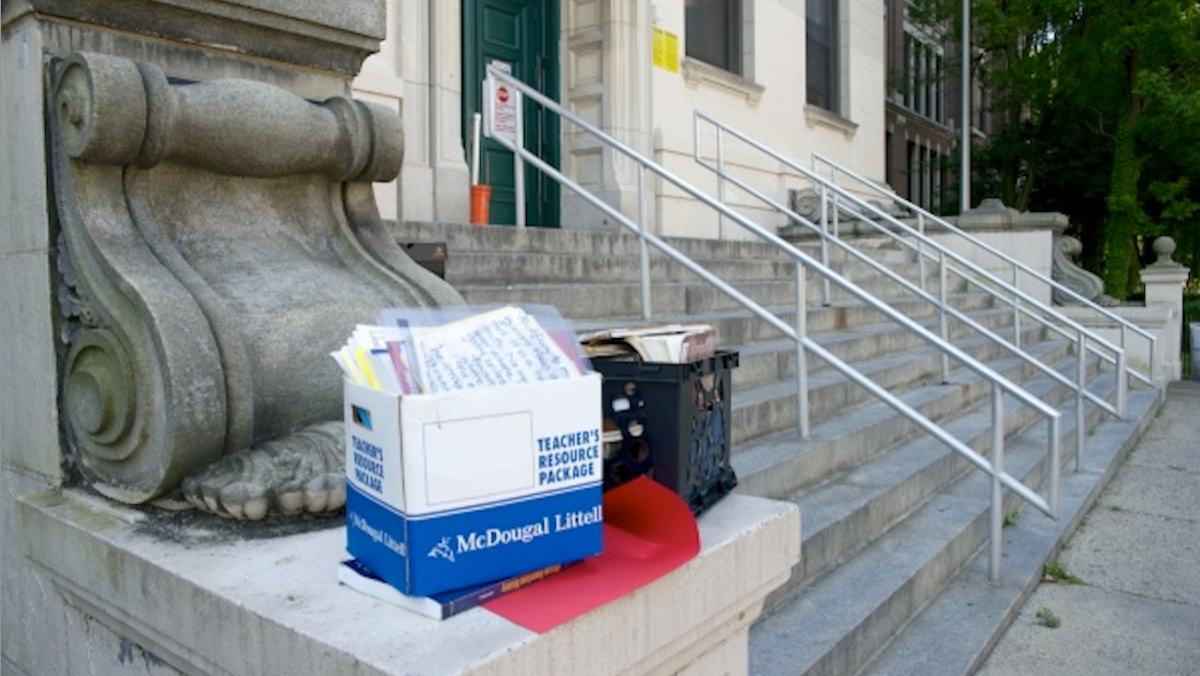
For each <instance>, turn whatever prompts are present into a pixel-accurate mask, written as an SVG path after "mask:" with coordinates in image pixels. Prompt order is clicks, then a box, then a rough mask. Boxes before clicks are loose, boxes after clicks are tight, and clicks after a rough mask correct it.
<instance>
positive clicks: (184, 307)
mask: <svg viewBox="0 0 1200 676" xmlns="http://www.w3.org/2000/svg"><path fill="white" fill-rule="evenodd" d="M52 76H53V81H54V82H55V83H56V88H55V105H54V106H53V107H52V109H51V110H52V111H53V113H52V120H51V125H50V127H51V132H52V146H51V147H52V167H53V177H54V185H55V199H56V203H57V207H58V212H59V216H60V220H61V221H62V224H63V247H62V255H61V258H60V261H59V268H60V270H61V271H62V284H61V286H60V293H59V295H60V298H62V303H61V304H62V310H63V314H64V335H65V336H66V341H67V343H68V349H67V354H66V359H65V363H64V365H63V369H62V373H63V386H62V387H63V397H62V399H63V407H62V411H63V417H64V419H65V423H66V426H67V429H68V440H69V442H70V445H71V447H72V450H73V452H74V455H75V457H76V460H77V462H78V465H79V467H80V469H81V471H82V472H83V474H84V475H85V476H86V477H87V478H88V479H89V480H90V481H91V482H92V483H93V485H95V486H96V488H97V489H98V490H100V491H101V492H102V493H104V494H105V495H108V496H110V497H113V498H116V499H119V500H122V501H126V502H142V501H146V500H149V499H152V498H154V497H157V496H159V495H161V494H163V493H166V492H168V491H170V490H172V489H174V488H175V487H176V486H177V485H178V484H179V482H180V480H181V479H182V478H183V477H184V476H186V475H189V474H193V473H196V472H199V471H201V470H203V469H204V468H206V467H207V466H209V465H210V464H211V463H213V462H215V461H216V460H218V459H219V458H221V457H222V456H225V455H228V454H231V453H236V452H240V451H244V450H246V449H248V448H249V447H251V446H254V445H259V444H262V443H264V442H266V441H267V440H270V439H274V438H277V437H280V436H284V435H288V434H291V433H293V432H294V431H296V430H298V429H300V428H303V427H305V426H308V425H312V424H315V423H320V422H323V421H330V420H339V419H340V418H341V404H342V391H341V377H340V373H339V372H338V371H337V369H336V367H335V366H334V364H333V363H332V360H331V359H330V358H329V356H328V354H329V352H331V351H332V350H334V349H336V348H337V347H338V346H339V345H341V344H342V342H343V341H344V340H345V337H346V336H347V335H348V334H349V333H350V331H352V330H353V328H354V326H355V324H359V323H369V322H371V321H372V320H373V319H374V317H375V314H376V313H377V312H378V310H380V309H382V308H385V307H391V306H404V305H421V306H430V305H442V304H453V303H459V302H461V297H460V296H459V295H458V294H457V292H455V291H454V290H453V289H452V288H451V287H449V286H448V285H447V284H446V283H445V282H443V281H442V280H440V279H438V278H437V277H435V276H433V275H432V274H430V273H428V272H427V271H425V270H424V269H422V268H421V267H420V266H418V265H416V264H415V263H414V262H413V261H412V260H411V259H409V258H408V256H407V255H406V254H405V253H404V252H403V250H401V249H400V248H399V247H398V246H397V245H396V244H395V242H394V241H393V240H392V239H390V238H389V237H388V234H387V231H386V230H385V229H384V227H383V225H382V223H381V221H380V219H379V216H378V212H377V211H376V209H375V204H374V201H373V196H372V193H371V186H370V183H369V182H370V181H375V180H389V179H391V178H393V177H394V176H395V175H396V174H397V173H398V171H399V168H400V163H401V158H402V152H403V148H402V135H401V133H400V126H399V119H398V118H397V116H396V115H395V114H394V113H392V112H390V111H387V110H386V109H384V108H382V107H378V106H373V105H370V104H365V103H362V102H358V101H354V100H351V99H347V98H342V97H334V98H331V99H328V100H326V101H324V102H322V103H312V102H309V101H306V100H304V99H301V98H299V97H297V96H295V95H293V94H291V93H289V92H286V91H284V90H282V89H279V88H277V87H274V86H271V85H266V84H262V83H257V82H251V81H245V80H220V81H215V82H203V83H195V84H175V83H170V82H168V80H167V78H166V77H165V76H164V75H163V73H162V72H161V71H160V70H159V69H158V68H157V67H155V66H153V65H151V64H145V63H135V62H133V61H130V60H128V59H122V58H119V57H113V56H108V55H102V54H95V53H78V54H75V55H73V56H72V57H70V58H69V59H67V60H66V61H65V62H64V63H63V64H62V65H61V67H60V68H58V69H57V70H56V71H55V72H54V73H52ZM297 443H299V444H301V445H305V446H307V444H305V443H302V442H297ZM314 452H317V453H326V454H327V453H328V452H329V449H316V450H314ZM266 455H268V456H271V455H275V454H271V453H268V454H266ZM263 456H264V454H262V453H260V454H259V455H258V456H256V457H257V458H259V459H260V460H261V458H262V457H263ZM255 465H256V463H243V466H245V467H247V468H249V467H253V466H255ZM328 465H329V463H328V462H327V461H326V460H323V459H321V458H320V457H318V458H316V459H314V461H313V462H299V463H297V462H290V463H289V465H288V466H289V467H293V468H300V469H301V470H303V469H305V468H307V469H310V470H312V473H310V474H305V475H303V476H293V477H283V476H282V475H280V474H278V473H275V472H265V473H264V472H257V471H251V472H247V473H245V474H236V475H233V476H231V475H230V474H229V473H228V472H218V473H216V474H217V475H219V476H221V477H223V478H222V479H221V481H229V482H232V483H233V484H239V485H240V484H242V483H244V482H246V481H258V480H260V479H262V478H263V477H274V478H273V479H272V481H282V482H283V483H286V484H288V485H293V484H294V483H295V482H299V483H300V484H307V483H308V482H309V481H310V480H318V481H319V482H323V483H328V481H329V479H328V477H327V474H328ZM213 477H214V475H209V478H210V479H212V480H215V479H214V478H213ZM226 488H228V486H227V485H225V484H221V485H207V486H206V487H205V489H204V490H206V491H208V492H209V493H212V492H214V491H215V492H220V491H222V490H224V489H226ZM239 490H240V489H239ZM259 490H260V491H261V492H265V493H272V494H276V495H277V497H278V495H282V494H284V493H286V494H290V493H293V492H295V491H291V490H290V489H284V488H283V487H282V486H280V485H274V484H271V485H263V486H260V487H259ZM280 490H282V491H283V492H282V493H278V491H280ZM323 490H324V489H323ZM252 492H253V491H252ZM335 493H336V491H335ZM242 494H243V495H247V496H248V495H249V493H245V492H243V493H242ZM195 495H199V493H197V494H194V496H193V497H195ZM246 500H247V501H249V502H251V503H254V504H258V503H257V502H255V500H256V498H249V497H247V498H246ZM208 502H209V501H207V500H203V499H201V500H197V503H198V504H208ZM285 502H286V501H285ZM319 502H322V503H323V504H324V506H325V508H329V509H333V508H336V507H338V506H340V504H339V503H338V501H337V500H336V499H334V500H329V499H328V494H327V495H326V498H325V499H323V500H321V501H319ZM275 504H276V505H277V506H281V505H283V504H284V503H283V502H280V501H278V500H275ZM310 504H315V503H310ZM247 508H250V507H249V505H243V506H240V507H235V508H232V509H223V510H217V511H219V512H222V513H226V514H231V515H232V514H234V513H235V512H236V513H237V514H239V515H241V516H246V515H247V514H258V510H257V508H256V507H253V508H250V511H249V512H247V511H246V509H247Z"/></svg>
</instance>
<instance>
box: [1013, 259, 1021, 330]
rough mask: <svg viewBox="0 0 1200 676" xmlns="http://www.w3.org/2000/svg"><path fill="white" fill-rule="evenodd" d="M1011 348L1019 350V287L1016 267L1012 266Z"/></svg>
mask: <svg viewBox="0 0 1200 676" xmlns="http://www.w3.org/2000/svg"><path fill="white" fill-rule="evenodd" d="M1012 271H1013V275H1012V276H1013V281H1012V285H1013V347H1015V348H1017V349H1018V350H1019V349H1021V287H1019V286H1017V283H1018V280H1017V266H1015V265H1014V266H1013V269H1012Z"/></svg>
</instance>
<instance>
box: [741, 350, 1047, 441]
mask: <svg viewBox="0 0 1200 676" xmlns="http://www.w3.org/2000/svg"><path fill="white" fill-rule="evenodd" d="M889 335H892V334H889ZM1037 335H1038V332H1037V331H1036V330H1031V331H1030V332H1029V333H1028V334H1027V337H1028V338H1029V339H1030V340H1031V341H1032V340H1033V339H1034V338H1036V336H1037ZM818 338H826V339H830V342H831V345H830V346H829V349H830V350H831V351H833V352H835V353H836V352H837V351H838V350H840V349H849V350H853V349H860V350H862V351H863V352H862V354H856V355H853V356H851V357H850V359H849V361H850V362H852V363H853V364H854V366H855V368H857V369H858V370H859V371H860V372H862V373H863V374H864V375H866V376H867V377H868V378H870V379H871V380H872V381H873V382H875V383H876V384H878V385H881V386H883V387H884V388H885V389H887V390H888V391H890V392H903V391H905V390H907V389H909V388H911V387H913V386H915V385H918V384H923V383H936V382H939V381H940V380H941V356H940V355H941V353H940V352H939V351H938V350H936V348H933V347H930V346H928V345H926V344H924V343H923V342H914V343H912V344H909V345H906V346H905V347H903V348H896V349H895V350H892V351H883V350H880V349H878V346H877V345H874V343H873V342H870V341H868V347H867V348H862V347H861V346H859V347H857V348H856V346H855V345H853V344H844V345H838V344H837V343H851V342H852V341H851V340H850V339H849V338H848V337H847V336H845V335H843V334H841V333H838V334H829V335H827V336H820V337H818ZM893 339H894V340H895V341H896V342H898V343H899V342H903V343H908V342H909V340H910V336H909V335H906V334H895V335H894V336H893ZM918 340H919V339H918ZM1050 345H1051V346H1052V349H1056V350H1057V351H1058V352H1059V353H1061V352H1063V351H1065V350H1066V349H1067V345H1066V343H1064V342H1058V343H1052V344H1050ZM872 347H874V348H875V349H874V351H869V350H871V348H872ZM959 347H960V349H962V350H963V351H964V352H966V353H967V354H968V355H970V356H972V357H974V358H976V359H977V360H980V361H988V360H992V359H995V358H997V357H999V356H1001V355H1002V354H1003V353H1004V348H1003V347H1001V346H999V345H997V344H996V343H994V342H992V341H989V340H987V339H985V338H982V337H973V338H970V339H966V340H963V341H962V344H961V345H960V346H959ZM1041 349H1044V348H1033V350H1034V352H1035V354H1036V353H1037V352H1038V351H1040V350H1041ZM785 355H788V353H786V352H780V353H779V354H778V355H777V356H776V358H777V359H780V360H782V359H783V358H784V356H785ZM768 356H769V355H768ZM788 356H790V362H791V364H792V365H793V366H794V364H795V353H794V350H793V351H792V352H791V353H790V355H788ZM760 358H761V355H756V354H754V353H751V355H749V358H747V359H745V360H744V361H742V363H747V364H748V367H749V368H751V369H756V368H762V367H761V366H757V364H758V363H759V362H758V360H759V359H760ZM957 366H958V365H957V364H954V363H953V362H951V367H952V368H955V367H957ZM741 369H742V366H741V365H740V364H739V366H738V368H737V369H735V370H734V374H735V375H736V374H737V372H738V371H740V370H741ZM1010 375H1012V376H1013V379H1014V380H1020V379H1021V378H1022V377H1028V376H1029V375H1031V372H1030V370H1029V369H1025V370H1020V371H1014V372H1013V373H1011V374H1010ZM808 381H809V382H808V389H809V395H808V399H809V420H810V423H818V422H821V421H824V420H827V419H830V418H835V417H837V416H840V415H844V414H845V413H846V411H847V409H849V408H852V407H854V406H857V405H860V404H863V403H867V402H872V401H874V400H875V399H874V396H873V395H872V394H870V393H869V392H868V391H866V390H865V389H863V388H862V387H860V386H858V385H857V384H855V383H853V382H851V381H850V380H849V379H848V378H846V377H845V376H844V375H842V374H841V373H840V372H839V371H837V370H835V369H832V368H829V367H828V366H826V365H824V364H822V365H821V368H814V369H812V370H811V371H810V373H809V377H808ZM733 389H734V396H733V402H732V407H733V411H732V418H733V435H734V443H735V444H736V443H740V442H744V441H747V440H750V439H753V438H755V437H758V436H761V435H765V434H770V433H772V432H776V431H780V430H786V429H791V428H794V427H795V426H796V425H798V422H799V419H798V417H797V416H798V413H797V405H796V381H795V375H794V369H793V370H792V371H790V372H787V373H784V374H781V376H780V377H779V378H777V379H774V380H771V381H768V382H759V383H755V384H752V385H743V386H741V387H739V386H738V385H737V384H735V385H734V388H733ZM961 394H962V393H959V392H956V393H953V396H961Z"/></svg>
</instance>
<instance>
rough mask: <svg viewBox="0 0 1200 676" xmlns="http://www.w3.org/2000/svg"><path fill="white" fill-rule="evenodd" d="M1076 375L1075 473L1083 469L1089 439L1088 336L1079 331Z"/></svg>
mask: <svg viewBox="0 0 1200 676" xmlns="http://www.w3.org/2000/svg"><path fill="white" fill-rule="evenodd" d="M1075 349H1076V352H1077V353H1078V354H1076V356H1075V360H1076V366H1075V368H1076V373H1077V378H1078V380H1079V382H1078V384H1077V385H1076V387H1077V390H1076V392H1075V471H1076V472H1078V471H1080V470H1081V469H1082V468H1083V449H1084V440H1085V439H1086V438H1087V419H1086V418H1085V415H1086V413H1085V410H1084V396H1083V393H1084V391H1085V389H1086V387H1087V336H1085V335H1084V334H1083V331H1079V340H1078V341H1077V343H1076V348H1075Z"/></svg>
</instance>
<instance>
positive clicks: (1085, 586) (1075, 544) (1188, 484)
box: [976, 382, 1200, 676]
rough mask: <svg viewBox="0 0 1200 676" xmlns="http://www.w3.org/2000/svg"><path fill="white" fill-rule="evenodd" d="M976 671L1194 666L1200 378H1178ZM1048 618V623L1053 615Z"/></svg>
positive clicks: (1188, 670)
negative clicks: (1053, 567) (1055, 577)
mask: <svg viewBox="0 0 1200 676" xmlns="http://www.w3.org/2000/svg"><path fill="white" fill-rule="evenodd" d="M1058 564H1059V565H1060V567H1061V568H1062V569H1063V570H1065V571H1066V572H1067V573H1069V574H1072V575H1074V576H1076V577H1078V578H1079V580H1080V582H1079V583H1076V584H1062V583H1051V582H1043V583H1041V584H1040V585H1038V588H1037V589H1036V590H1035V591H1034V593H1033V595H1032V596H1030V598H1029V600H1028V601H1026V603H1025V606H1024V607H1023V608H1022V609H1021V611H1020V613H1019V614H1018V615H1017V618H1016V620H1015V621H1014V622H1013V624H1012V626H1011V627H1009V629H1008V631H1007V632H1006V633H1005V634H1004V635H1003V636H1002V637H1001V638H1000V641H999V643H998V644H997V645H996V648H995V649H994V650H993V652H992V654H991V656H990V657H988V659H987V661H986V662H984V664H983V666H982V667H981V668H980V669H979V671H977V672H976V676H1010V675H1011V676H1030V675H1034V674H1054V675H1055V676H1076V675H1078V676H1109V675H1110V674H1111V675H1112V676H1129V675H1133V674H1145V675H1154V676H1160V675H1161V676H1175V675H1179V676H1200V382H1175V383H1171V385H1170V386H1169V387H1168V389H1167V394H1166V400H1165V402H1164V403H1163V405H1162V408H1161V410H1160V411H1159V412H1158V415H1157V416H1156V417H1155V419H1154V420H1153V421H1152V422H1151V423H1150V426H1149V428H1148V429H1147V430H1146V434H1145V435H1144V436H1143V437H1142V439H1141V440H1140V441H1139V442H1138V445H1137V447H1136V448H1135V449H1134V450H1133V452H1132V453H1131V454H1130V456H1129V458H1128V459H1127V460H1126V461H1125V463H1124V465H1123V466H1122V467H1121V468H1120V469H1119V470H1118V471H1117V475H1116V477H1115V478H1114V479H1113V481H1112V483H1111V484H1109V486H1108V488H1107V489H1105V491H1104V492H1103V493H1102V494H1101V495H1100V498H1099V500H1097V502H1096V504H1095V506H1094V507H1093V508H1092V511H1091V513H1090V514H1088V516H1087V517H1086V518H1085V520H1084V522H1083V524H1082V525H1081V526H1080V527H1079V530H1077V531H1076V532H1075V534H1074V535H1073V536H1072V537H1071V540H1070V541H1069V542H1068V543H1067V545H1066V546H1065V547H1064V548H1063V552H1062V554H1061V555H1060V557H1059V559H1058ZM1054 620H1057V622H1058V626H1057V628H1051V627H1049V626H1047V625H1048V624H1054V623H1055V622H1054Z"/></svg>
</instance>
